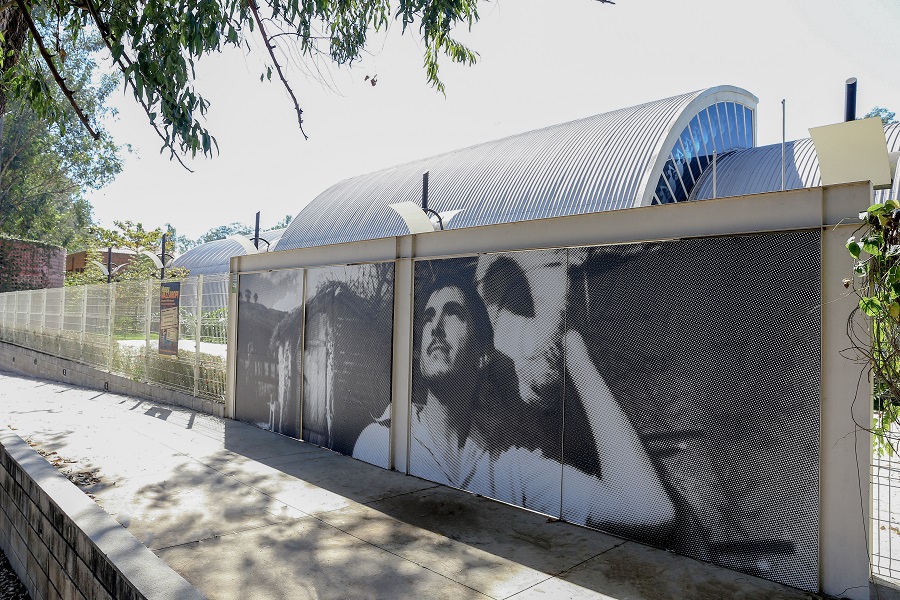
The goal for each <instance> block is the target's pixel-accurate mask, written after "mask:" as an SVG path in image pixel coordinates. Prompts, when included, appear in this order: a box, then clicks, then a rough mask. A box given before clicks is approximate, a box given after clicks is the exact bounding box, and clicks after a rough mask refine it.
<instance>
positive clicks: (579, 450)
mask: <svg viewBox="0 0 900 600" xmlns="http://www.w3.org/2000/svg"><path fill="white" fill-rule="evenodd" d="M819 247H820V239H819V234H818V232H816V231H811V232H800V233H785V234H767V235H758V236H737V237H722V238H707V239H691V240H677V241H669V242H661V243H646V244H633V245H624V246H608V247H601V248H573V249H569V250H567V251H566V250H563V251H533V252H522V253H505V254H494V255H485V256H481V257H478V258H477V259H476V258H460V259H445V260H431V261H420V262H417V264H416V270H415V277H416V306H415V309H414V312H415V325H414V332H415V333H414V364H413V396H414V407H413V412H412V415H413V416H412V426H411V434H412V437H411V440H410V462H409V465H410V472H411V473H412V474H414V475H417V476H420V477H423V478H426V479H429V480H432V481H436V482H438V483H443V484H446V485H452V486H455V487H460V488H463V489H467V490H469V491H472V492H475V493H479V494H482V495H486V496H490V497H493V498H496V499H498V500H502V501H505V502H509V503H512V504H517V505H520V506H524V507H527V508H531V509H534V510H538V511H541V512H545V513H548V514H554V515H555V514H561V516H562V517H563V518H565V519H566V520H569V521H572V522H575V523H579V524H582V525H587V526H592V527H597V528H601V529H604V530H607V531H610V532H613V533H616V534H619V535H623V536H626V537H630V538H633V539H637V540H640V541H644V542H647V543H651V544H655V545H658V546H661V547H664V548H669V549H672V550H674V551H677V552H679V553H682V554H686V555H688V556H693V557H696V558H700V559H703V560H709V561H712V562H714V563H716V564H720V565H723V566H727V567H729V568H732V569H737V570H740V571H744V572H747V573H751V574H754V575H759V576H763V577H766V578H768V579H772V580H775V581H780V582H783V583H787V584H789V585H793V586H796V587H800V588H803V589H808V590H816V589H817V587H818V561H817V555H818V525H817V522H818V493H819V487H818V458H819V448H818V440H819V416H818V415H819V405H818V394H819V368H820V361H819V347H820V310H819V302H820V264H819ZM785 248H789V249H790V253H789V256H790V260H787V261H778V263H777V265H776V264H775V263H774V262H773V261H774V260H775V259H774V258H773V257H775V256H777V255H778V254H779V252H781V251H782V250H783V249H785ZM560 408H562V410H560ZM560 440H562V444H561V445H560Z"/></svg>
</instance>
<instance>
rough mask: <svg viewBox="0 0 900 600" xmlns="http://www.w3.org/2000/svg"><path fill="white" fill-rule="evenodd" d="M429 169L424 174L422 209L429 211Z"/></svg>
mask: <svg viewBox="0 0 900 600" xmlns="http://www.w3.org/2000/svg"><path fill="white" fill-rule="evenodd" d="M428 173H429V172H428V171H425V172H424V173H423V174H422V210H424V211H425V212H426V213H427V212H428Z"/></svg>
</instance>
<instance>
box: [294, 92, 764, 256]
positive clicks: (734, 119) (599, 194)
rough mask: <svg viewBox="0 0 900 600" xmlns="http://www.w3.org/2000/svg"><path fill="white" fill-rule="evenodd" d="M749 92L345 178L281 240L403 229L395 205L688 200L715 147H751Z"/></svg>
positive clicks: (597, 120)
mask: <svg viewBox="0 0 900 600" xmlns="http://www.w3.org/2000/svg"><path fill="white" fill-rule="evenodd" d="M757 102H758V99H757V98H756V97H755V96H754V95H753V94H751V93H750V92H748V91H746V90H743V89H740V88H737V87H732V86H719V87H714V88H710V89H706V90H701V91H696V92H691V93H688V94H682V95H680V96H675V97H672V98H666V99H664V100H657V101H655V102H649V103H647V104H642V105H640V106H634V107H631V108H623V109H620V110H616V111H613V112H609V113H605V114H601V115H596V116H593V117H588V118H585V119H580V120H577V121H572V122H570V123H564V124H562V125H554V126H552V127H546V128H544V129H539V130H537V131H530V132H527V133H522V134H519V135H515V136H512V137H508V138H504V139H500V140H495V141H491V142H486V143H484V144H480V145H477V146H472V147H470V148H463V149H461V150H456V151H453V152H448V153H446V154H441V155H438V156H434V157H431V158H426V159H422V160H417V161H414V162H411V163H408V164H405V165H400V166H397V167H392V168H389V169H384V170H382V171H378V172H376V173H371V174H368V175H361V176H358V177H353V178H350V179H347V180H345V181H342V182H340V183H338V184H336V185H334V186H332V187H331V188H329V189H328V190H326V191H325V192H323V193H322V194H320V195H319V196H318V197H317V198H315V199H314V200H313V201H312V202H311V203H310V204H309V205H308V206H307V207H306V208H304V209H303V210H302V211H301V212H300V213H299V214H298V215H297V217H296V218H295V219H294V220H293V221H292V222H291V224H290V225H289V226H288V228H287V231H286V232H285V233H284V235H283V236H282V238H281V241H280V242H279V243H278V246H277V247H276V249H277V250H288V249H291V248H300V247H310V246H320V245H325V244H335V243H340V242H350V241H357V240H364V239H372V238H379V237H386V236H393V235H402V234H404V233H406V231H407V229H406V226H405V224H404V222H403V220H402V219H401V218H400V216H399V215H398V214H397V213H396V212H394V211H393V210H391V209H390V208H389V206H388V205H390V204H393V203H396V202H402V201H412V202H416V203H417V204H418V203H420V202H421V198H422V175H423V173H425V172H429V173H430V177H429V182H430V185H429V207H430V208H432V209H434V210H436V211H438V212H444V211H451V210H461V212H460V213H459V214H458V215H457V216H456V217H455V218H453V220H452V221H451V222H450V223H449V225H448V226H447V228H448V229H457V228H460V227H471V226H475V225H490V224H497V223H507V222H512V221H524V220H530V219H540V218H544V217H557V216H564V215H573V214H583V213H592V212H600V211H606V210H614V209H619V208H631V207H634V206H643V205H649V204H659V203H669V202H677V201H682V200H687V199H688V198H690V196H691V193H692V191H693V190H694V187H695V186H696V185H697V182H698V181H699V180H700V178H701V176H702V175H703V173H704V171H706V170H708V169H709V168H710V165H711V164H712V157H713V154H714V153H715V154H716V155H717V156H723V155H725V154H727V153H728V152H733V151H736V150H741V149H746V148H751V147H753V146H754V145H755V141H756V105H757Z"/></svg>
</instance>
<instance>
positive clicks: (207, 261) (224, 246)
mask: <svg viewBox="0 0 900 600" xmlns="http://www.w3.org/2000/svg"><path fill="white" fill-rule="evenodd" d="M284 232H285V229H284V228H282V229H272V230H270V231H263V232H260V234H259V237H260V238H262V239H263V240H265V241H266V242H268V244H265V243H263V242H262V241H261V242H260V248H259V250H258V251H257V249H256V247H255V246H254V245H253V242H252V241H251V240H250V239H249V238H248V237H246V236H242V235H233V236H229V237H227V238H225V239H221V240H213V241H212V242H206V243H205V244H200V245H199V246H194V247H193V248H191V249H190V250H188V251H187V252H185V253H184V254H182V255H181V256H179V257H177V258H176V259H175V260H173V261H172V264H171V265H169V268H174V267H184V268H185V269H187V270H188V273H189V274H190V275H215V274H217V273H227V272H228V268H229V261H230V260H231V257H232V256H244V255H245V254H255V253H256V252H267V251H269V250H273V249H274V248H275V244H277V243H278V240H280V239H281V236H282V234H283V233H284Z"/></svg>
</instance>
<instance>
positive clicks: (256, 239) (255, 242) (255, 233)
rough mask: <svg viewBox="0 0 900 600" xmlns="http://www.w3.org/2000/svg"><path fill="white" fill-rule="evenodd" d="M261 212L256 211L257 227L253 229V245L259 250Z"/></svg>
mask: <svg viewBox="0 0 900 600" xmlns="http://www.w3.org/2000/svg"><path fill="white" fill-rule="evenodd" d="M259 212H260V211H256V228H255V229H254V231H253V245H254V246H256V249H257V250H259Z"/></svg>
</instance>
